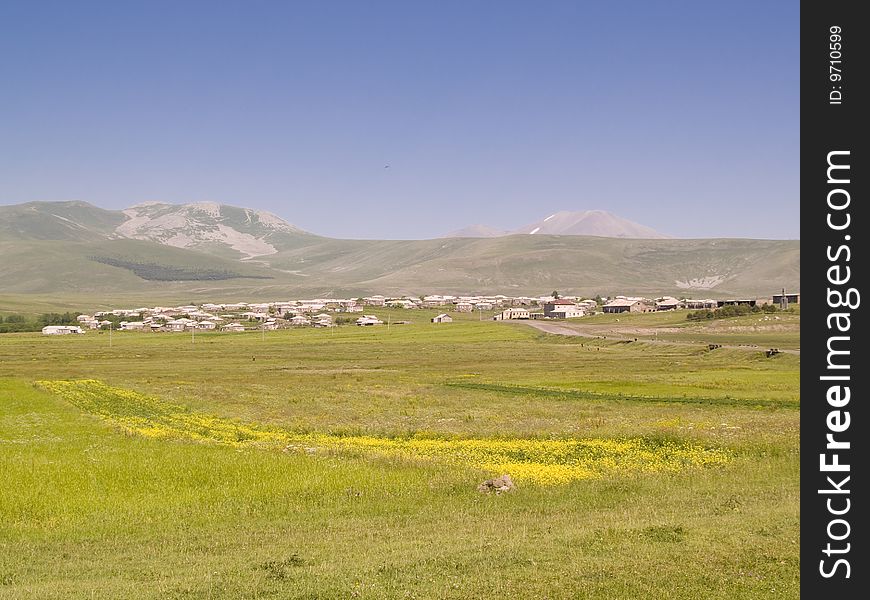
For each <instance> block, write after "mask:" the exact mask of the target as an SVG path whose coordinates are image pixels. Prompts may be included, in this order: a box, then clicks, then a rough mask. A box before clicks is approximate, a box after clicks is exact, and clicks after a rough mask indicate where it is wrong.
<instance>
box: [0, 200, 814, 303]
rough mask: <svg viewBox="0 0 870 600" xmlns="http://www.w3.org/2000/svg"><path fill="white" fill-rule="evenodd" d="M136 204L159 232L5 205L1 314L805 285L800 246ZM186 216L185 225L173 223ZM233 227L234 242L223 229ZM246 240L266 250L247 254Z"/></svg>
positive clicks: (92, 215) (726, 291) (120, 220)
mask: <svg viewBox="0 0 870 600" xmlns="http://www.w3.org/2000/svg"><path fill="white" fill-rule="evenodd" d="M131 210H132V209H131ZM137 210H138V211H139V213H138V214H139V215H142V216H138V217H137V219H138V221H136V222H135V223H134V224H135V225H136V227H137V228H138V229H136V231H137V232H143V231H144V232H146V233H147V235H148V236H151V238H150V239H148V240H138V239H126V238H124V237H123V235H124V232H125V231H128V230H131V229H132V228H131V227H130V221H128V215H125V214H124V213H122V212H120V211H107V210H103V209H100V208H97V207H94V206H91V205H89V204H87V203H83V202H63V203H29V204H22V205H17V206H8V207H0V252H2V257H3V260H2V262H0V309H2V308H3V307H4V306H10V305H20V304H21V303H22V300H21V298H20V296H22V295H24V296H32V297H34V299H36V298H37V297H39V298H44V297H45V296H56V297H58V299H59V300H61V299H62V300H63V301H64V302H67V303H69V302H72V301H73V300H72V299H75V298H82V299H83V302H86V303H89V304H91V303H93V302H94V301H95V300H99V301H101V302H102V301H105V302H110V301H122V300H123V301H129V302H133V303H136V304H140V303H149V302H152V301H167V302H169V301H192V300H215V301H218V300H234V299H251V300H254V299H263V300H268V299H277V298H289V297H299V296H309V297H310V296H359V295H367V294H374V293H380V294H395V295H400V294H426V293H453V294H460V293H504V294H515V295H524V294H528V295H540V294H546V293H549V292H550V291H552V290H554V289H557V290H559V291H560V292H562V293H563V294H582V295H594V294H601V295H613V294H643V295H660V294H670V295H674V296H688V297H715V298H719V297H735V296H752V297H755V296H769V295H770V294H772V293H775V292H776V291H778V290H779V289H780V288H783V287H785V288H787V289H789V290H799V289H800V243H799V242H798V241H782V240H748V239H706V240H674V239H657V240H638V239H624V238H603V237H585V236H573V235H570V236H569V235H565V236H547V235H512V236H505V237H498V238H442V239H434V240H338V239H330V238H324V237H319V236H316V235H313V234H309V233H307V232H303V231H301V230H298V229H296V228H294V227H293V226H292V225H289V224H287V223H286V222H283V221H280V220H278V219H277V217H274V215H270V214H268V213H263V212H257V211H252V210H251V209H240V208H236V207H228V206H224V205H221V206H218V205H208V204H206V203H201V204H199V205H183V206H180V207H174V208H173V206H172V205H145V206H143V207H139V208H138V209H137ZM173 211H175V212H173ZM129 212H130V211H128V214H129ZM151 213H153V215H154V221H149V220H148V219H150V218H151V217H150V214H151ZM210 218H211V219H212V220H211V221H210V220H209V219H210ZM160 219H163V221H161V220H160ZM173 219H174V221H173ZM173 222H176V223H180V225H177V226H175V228H174V229H173V228H172V227H173V226H172V223H173ZM165 223H169V224H168V225H165V227H166V228H167V229H161V227H164V225H162V224H165ZM120 224H124V225H123V226H122V227H119V225H120ZM197 227H198V228H199V230H198V231H197V230H195V229H196V228H197ZM226 231H229V232H230V237H228V238H226V237H221V236H222V235H224V233H223V232H226ZM214 232H218V233H217V234H215V235H212V234H213V233H214ZM143 235H144V234H143ZM173 235H175V236H184V235H190V236H196V235H199V237H198V238H196V240H195V241H194V242H191V245H192V247H191V248H180V247H175V245H176V244H177V243H178V242H177V238H175V239H172V236H173ZM210 235H212V237H209V236H210ZM233 236H235V237H233ZM222 239H228V240H229V241H228V242H227V244H224V243H221V241H220V240H222ZM167 240H168V241H167ZM160 242H164V243H160ZM170 243H171V245H167V244H170ZM233 244H235V246H233ZM245 244H254V248H255V250H254V251H249V253H248V255H247V256H245V255H244V251H245V248H246V246H245ZM257 244H264V245H266V246H268V248H269V250H268V253H264V254H261V255H258V254H257V252H256V245H257ZM234 248H242V250H241V251H237V250H236V249H234ZM4 299H5V300H4Z"/></svg>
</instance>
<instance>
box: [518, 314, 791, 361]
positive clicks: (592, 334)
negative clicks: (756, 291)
mask: <svg viewBox="0 0 870 600" xmlns="http://www.w3.org/2000/svg"><path fill="white" fill-rule="evenodd" d="M514 322H516V323H524V324H526V325H528V326H529V327H533V328H535V329H537V330H538V331H543V332H544V333H551V334H553V335H566V336H574V337H577V336H579V337H585V338H591V339H602V338H603V339H608V340H616V341H622V342H627V341H638V342H644V343H647V344H668V345H672V346H692V347H695V348H697V347H698V346H701V345H707V344H706V342H700V341H699V342H686V341H674V340H660V339H656V338H649V337H639V336H633V335H630V333H628V334H627V333H626V332H621V333H614V332H613V331H612V330H604V329H602V328H601V327H600V326H598V327H591V326H588V325H583V324H581V323H571V324H570V325H567V324H564V323H558V322H552V321H550V322H547V321H514ZM644 331H645V333H646V332H647V331H648V330H647V329H645V330H644ZM647 335H648V334H647ZM719 347H720V348H731V349H734V350H746V351H750V352H764V351H766V350H767V348H762V347H760V346H755V345H739V344H721V345H719ZM780 352H782V353H783V354H796V355H798V356H800V353H801V351H800V350H789V349H785V350H780Z"/></svg>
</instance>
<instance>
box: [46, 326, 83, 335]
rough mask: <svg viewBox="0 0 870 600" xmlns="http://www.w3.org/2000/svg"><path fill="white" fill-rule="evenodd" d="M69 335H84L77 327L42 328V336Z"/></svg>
mask: <svg viewBox="0 0 870 600" xmlns="http://www.w3.org/2000/svg"><path fill="white" fill-rule="evenodd" d="M71 333H84V330H83V329H82V328H81V327H79V326H78V325H46V326H45V327H43V328H42V335H69V334H71Z"/></svg>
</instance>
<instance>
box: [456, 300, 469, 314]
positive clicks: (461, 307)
mask: <svg viewBox="0 0 870 600" xmlns="http://www.w3.org/2000/svg"><path fill="white" fill-rule="evenodd" d="M453 310H455V311H456V312H461V313H470V312H472V311H473V310H474V305H473V304H472V303H471V302H457V303H456V304H454V305H453Z"/></svg>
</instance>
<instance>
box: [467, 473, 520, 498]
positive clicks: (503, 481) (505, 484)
mask: <svg viewBox="0 0 870 600" xmlns="http://www.w3.org/2000/svg"><path fill="white" fill-rule="evenodd" d="M516 487H517V486H516V485H514V482H513V480H511V476H510V475H502V476H501V477H496V478H495V479H487V480H486V481H484V482H483V483H481V484H480V485H479V486H477V491H478V492H480V493H481V494H491V493H493V492H495V493H496V494H501V493H502V492H510V491H512V490H514V489H516Z"/></svg>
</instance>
